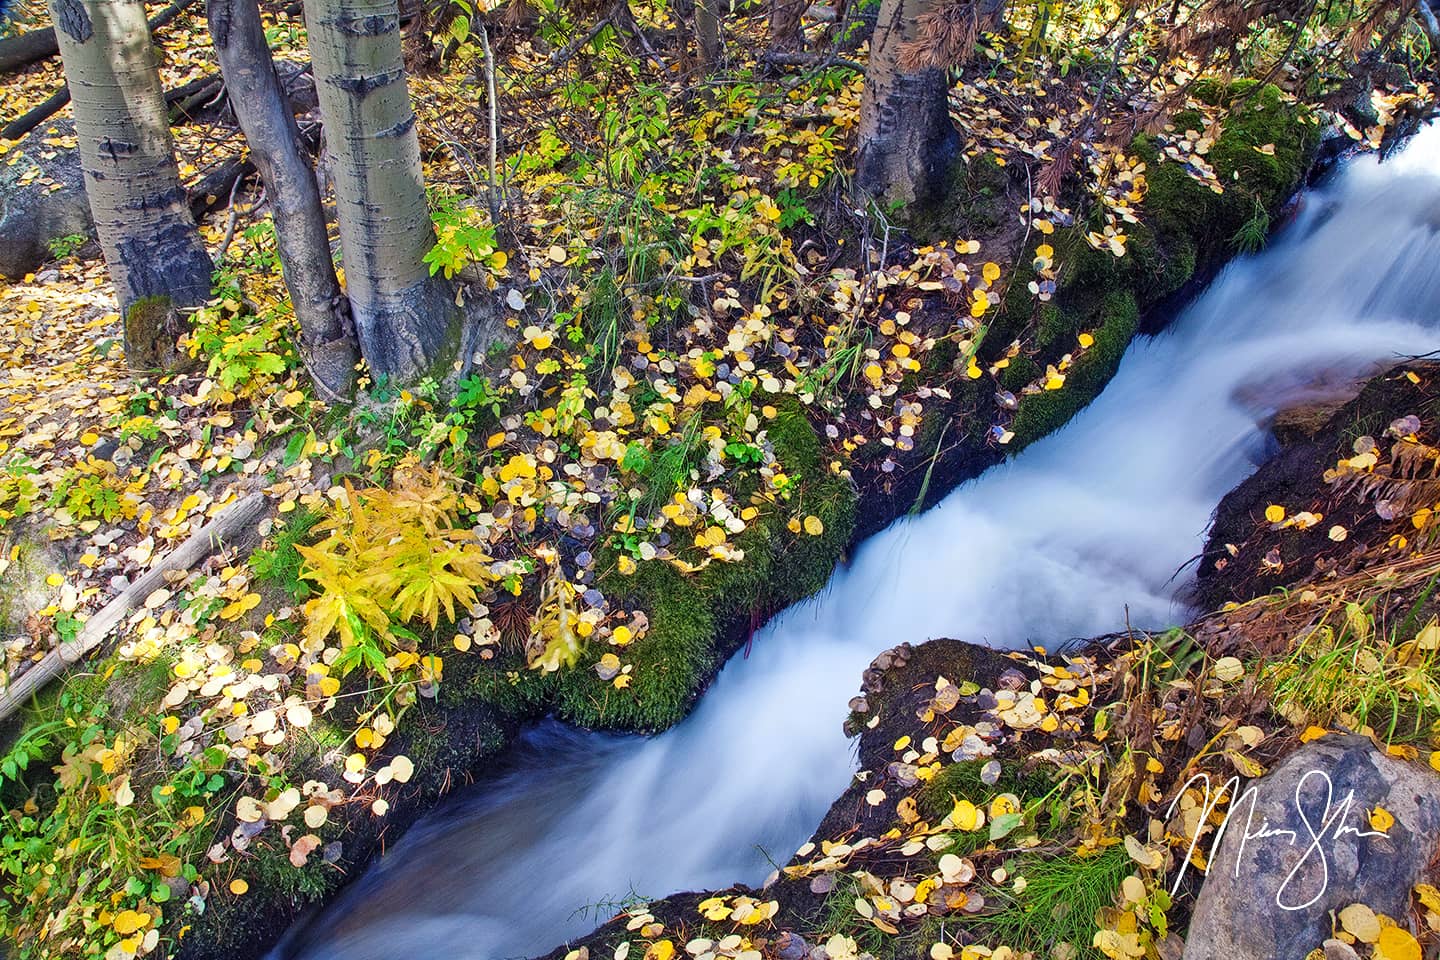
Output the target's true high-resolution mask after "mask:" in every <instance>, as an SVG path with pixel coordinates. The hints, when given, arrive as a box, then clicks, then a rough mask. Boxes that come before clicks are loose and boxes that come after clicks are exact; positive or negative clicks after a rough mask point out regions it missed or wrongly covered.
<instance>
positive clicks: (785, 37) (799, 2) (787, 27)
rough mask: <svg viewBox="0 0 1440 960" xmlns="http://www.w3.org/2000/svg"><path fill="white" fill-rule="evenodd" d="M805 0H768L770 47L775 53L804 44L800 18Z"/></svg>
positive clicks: (789, 50)
mask: <svg viewBox="0 0 1440 960" xmlns="http://www.w3.org/2000/svg"><path fill="white" fill-rule="evenodd" d="M806 6H807V3H806V0H770V13H769V19H770V49H771V50H774V51H775V52H777V53H787V52H792V51H795V50H799V49H800V48H801V47H802V46H804V39H805V35H804V33H802V32H801V29H800V27H801V20H802V18H803V17H804V15H805V8H806Z"/></svg>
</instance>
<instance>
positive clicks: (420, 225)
mask: <svg viewBox="0 0 1440 960" xmlns="http://www.w3.org/2000/svg"><path fill="white" fill-rule="evenodd" d="M305 25H306V29H307V31H308V33H309V38H310V59H311V62H312V63H313V65H314V69H315V89H316V91H317V93H318V95H319V99H320V115H321V118H322V120H323V122H324V125H325V141H326V144H327V146H328V147H329V149H330V151H331V152H332V153H333V155H334V159H335V163H334V169H333V173H334V176H335V210H336V214H337V216H338V218H339V220H340V248H341V254H342V257H343V259H344V263H345V284H346V288H347V290H348V292H349V295H350V304H351V307H352V309H353V311H354V315H355V329H356V332H357V333H358V334H359V338H360V351H361V353H362V354H364V356H365V359H366V361H367V362H368V363H369V364H370V368H371V370H372V371H374V372H375V373H376V374H377V375H384V376H389V377H393V378H395V379H398V380H402V381H408V380H414V379H417V378H419V377H420V376H422V375H424V374H425V373H426V372H427V371H428V370H430V369H431V368H432V367H434V366H436V365H437V364H438V363H441V362H444V361H446V360H448V359H449V357H448V356H447V354H450V353H452V352H453V351H454V350H455V349H456V346H457V343H458V338H459V319H460V312H459V308H458V307H456V306H455V304H454V302H453V301H452V300H451V299H450V294H449V291H448V290H447V286H448V285H447V284H444V283H442V282H440V281H439V280H437V279H436V278H433V277H431V276H430V273H429V270H428V268H427V267H426V265H425V264H424V263H423V262H422V260H423V258H424V256H425V253H426V252H427V251H428V250H429V249H430V247H431V246H432V245H433V244H434V242H435V232H434V228H433V227H432V226H431V223H430V211H429V209H428V208H427V207H426V203H425V183H424V176H423V174H422V172H421V168H420V143H419V140H418V139H417V138H416V135H415V114H414V112H413V111H412V110H411V108H410V93H409V90H408V89H407V87H406V83H405V68H404V66H403V64H402V63H401V54H400V15H399V9H398V6H397V4H396V0H305Z"/></svg>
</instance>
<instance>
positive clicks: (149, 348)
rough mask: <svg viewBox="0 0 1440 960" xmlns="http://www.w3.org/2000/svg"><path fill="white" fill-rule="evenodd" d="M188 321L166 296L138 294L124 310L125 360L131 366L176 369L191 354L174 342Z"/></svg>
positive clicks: (139, 368) (185, 330)
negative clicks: (139, 296)
mask: <svg viewBox="0 0 1440 960" xmlns="http://www.w3.org/2000/svg"><path fill="white" fill-rule="evenodd" d="M188 330H189V324H187V323H186V322H185V319H184V318H183V317H182V316H181V315H180V311H179V310H177V309H175V304H174V303H173V302H172V301H171V299H170V298H169V297H161V296H155V297H141V298H140V299H139V300H136V301H135V302H134V303H132V304H131V305H130V308H129V309H128V310H126V311H125V362H126V363H128V364H129V365H130V368H131V369H132V370H172V371H173V370H178V369H180V368H181V366H183V365H185V364H188V363H189V361H190V358H189V357H188V356H187V355H186V354H185V352H184V351H182V350H181V349H180V347H179V344H178V343H177V342H176V341H178V340H179V339H180V335H181V334H183V333H186V332H187V331H188Z"/></svg>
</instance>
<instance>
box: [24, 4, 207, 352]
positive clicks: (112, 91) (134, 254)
mask: <svg viewBox="0 0 1440 960" xmlns="http://www.w3.org/2000/svg"><path fill="white" fill-rule="evenodd" d="M50 16H51V18H52V20H53V22H54V24H55V37H56V39H57V41H58V42H59V44H60V56H61V58H62V59H63V61H64V64H65V78H66V81H67V82H68V84H69V87H70V95H71V101H72V104H73V110H74V114H75V133H76V137H77V139H78V140H79V144H80V163H81V166H82V168H83V169H84V171H85V194H86V196H87V197H88V198H89V201H90V211H91V213H92V214H93V215H94V217H95V231H96V233H97V235H98V236H99V239H100V247H101V250H102V251H103V252H104V254H105V262H106V264H108V265H109V268H110V276H111V279H112V280H113V281H114V284H115V295H116V299H118V300H119V301H120V309H121V312H122V313H127V314H128V313H129V312H130V309H131V307H132V306H134V305H135V304H136V302H137V301H140V300H146V301H147V302H148V303H149V304H152V305H153V304H154V303H157V302H158V301H155V300H152V299H151V298H168V300H169V301H170V302H171V303H172V304H173V305H175V306H195V305H197V304H201V303H204V302H205V301H206V299H208V298H209V296H210V283H211V273H212V270H213V265H212V264H211V262H210V257H209V255H208V254H207V253H206V252H205V247H204V245H203V244H202V243H201V241H200V234H199V231H197V230H196V229H195V220H194V218H193V217H192V216H191V215H190V208H189V206H188V205H187V203H186V197H185V190H184V188H183V187H181V186H180V174H179V171H178V169H177V168H176V166H175V156H174V152H173V144H172V142H171V139H170V121H169V118H168V116H167V114H166V109H165V94H164V90H163V89H162V88H161V86H160V74H159V72H158V70H157V69H156V63H155V52H154V50H153V48H152V47H151V45H150V30H149V28H148V26H147V25H146V22H145V7H144V4H143V3H142V2H141V0H50ZM147 312H149V313H151V314H154V313H156V311H154V310H150V311H147ZM161 312H163V311H161ZM170 332H178V331H168V330H167V331H164V332H163V333H165V334H166V335H168V333H170ZM157 333H160V332H158V331H157ZM132 339H133V337H132V331H131V330H130V329H128V325H127V330H126V344H125V347H126V353H127V356H129V357H130V359H131V362H132V363H135V362H136V354H137V353H140V352H143V350H144V349H145V348H146V347H150V348H154V347H155V346H156V345H155V344H149V345H146V344H139V343H132ZM173 346H174V342H173V338H172V339H171V342H170V344H169V348H170V349H168V350H167V348H165V346H164V345H160V348H159V351H158V352H159V353H160V354H165V353H167V352H173ZM132 348H135V349H134V350H133V351H132Z"/></svg>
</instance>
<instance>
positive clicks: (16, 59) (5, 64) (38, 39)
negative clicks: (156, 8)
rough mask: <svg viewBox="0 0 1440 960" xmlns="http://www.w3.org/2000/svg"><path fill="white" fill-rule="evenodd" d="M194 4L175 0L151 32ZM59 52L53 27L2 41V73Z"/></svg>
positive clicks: (156, 19)
mask: <svg viewBox="0 0 1440 960" xmlns="http://www.w3.org/2000/svg"><path fill="white" fill-rule="evenodd" d="M194 2H195V0H175V2H174V3H171V4H170V6H168V7H166V8H165V9H164V10H161V11H160V12H159V13H157V14H155V16H153V17H151V18H150V30H151V32H152V33H153V32H154V31H156V30H159V29H160V28H161V27H163V26H165V25H166V24H167V23H169V22H170V21H171V20H174V19H175V18H176V17H178V16H179V15H180V13H181V11H183V10H184V9H185V8H186V7H188V6H190V4H192V3H194ZM59 52H60V47H59V45H58V44H57V43H56V42H55V30H54V28H52V27H46V28H44V29H43V30H31V31H28V32H26V33H22V34H20V35H19V36H18V37H6V38H5V39H4V40H0V73H10V72H12V71H15V70H20V69H23V68H24V67H28V66H30V64H32V63H39V62H40V61H41V60H46V59H49V58H50V57H53V56H55V54H57V53H59Z"/></svg>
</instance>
